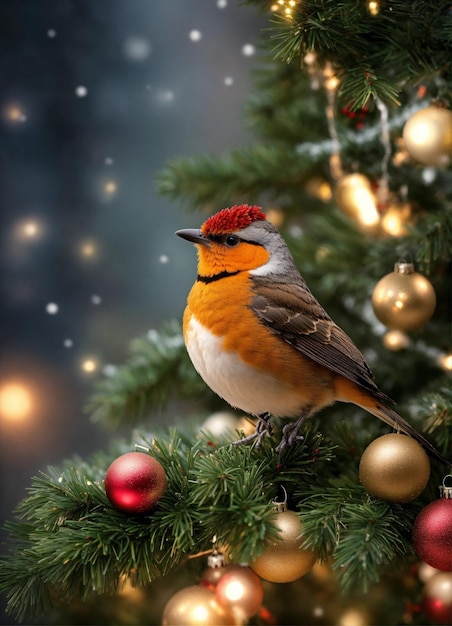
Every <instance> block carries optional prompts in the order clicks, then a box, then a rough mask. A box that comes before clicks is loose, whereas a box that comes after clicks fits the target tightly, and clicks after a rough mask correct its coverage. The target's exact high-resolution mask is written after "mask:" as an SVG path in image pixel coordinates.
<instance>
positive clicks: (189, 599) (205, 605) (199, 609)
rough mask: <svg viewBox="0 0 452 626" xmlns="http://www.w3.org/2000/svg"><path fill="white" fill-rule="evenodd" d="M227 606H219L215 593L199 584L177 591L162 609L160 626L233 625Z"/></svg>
mask: <svg viewBox="0 0 452 626" xmlns="http://www.w3.org/2000/svg"><path fill="white" fill-rule="evenodd" d="M234 624H236V621H235V619H234V617H233V615H232V613H231V611H230V610H229V608H228V607H223V606H220V605H219V604H218V602H217V600H216V598H215V594H214V593H213V592H212V591H210V589H207V587H201V586H200V585H192V586H190V587H185V589H181V590H180V591H178V592H177V593H176V594H175V595H174V596H173V597H172V598H170V600H169V601H168V602H167V604H166V606H165V608H164V609H163V617H162V626H225V625H227V626H229V625H230V626H234Z"/></svg>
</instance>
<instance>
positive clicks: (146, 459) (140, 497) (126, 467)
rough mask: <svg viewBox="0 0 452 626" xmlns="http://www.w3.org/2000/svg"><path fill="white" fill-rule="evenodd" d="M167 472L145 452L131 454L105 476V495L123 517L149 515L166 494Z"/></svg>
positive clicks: (118, 460) (122, 458) (114, 464)
mask: <svg viewBox="0 0 452 626" xmlns="http://www.w3.org/2000/svg"><path fill="white" fill-rule="evenodd" d="M166 486H167V482H166V476H165V470H164V469H163V467H162V466H161V464H160V463H159V462H158V461H157V459H154V457H152V456H150V455H149V454H146V453H144V452H128V453H126V454H123V455H122V456H120V457H118V458H117V459H115V460H114V461H113V463H112V464H111V465H110V467H109V468H108V470H107V473H106V474H105V492H106V494H107V497H108V499H109V500H110V502H111V503H112V504H113V506H115V507H116V508H117V509H119V510H120V511H123V512H124V513H131V514H134V515H135V514H139V513H147V512H148V511H150V510H151V509H152V508H154V506H155V505H156V504H157V501H158V500H159V498H160V497H161V496H162V495H163V494H164V492H165V490H166Z"/></svg>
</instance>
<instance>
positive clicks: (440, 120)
mask: <svg viewBox="0 0 452 626" xmlns="http://www.w3.org/2000/svg"><path fill="white" fill-rule="evenodd" d="M403 140H404V142H405V146H406V149H407V150H408V152H409V153H410V155H411V156H412V157H413V159H415V160H416V161H419V163H423V164H424V165H434V166H435V167H447V166H448V165H449V163H450V162H451V159H452V111H449V109H446V108H445V107H444V106H441V105H439V104H431V105H430V106H428V107H426V108H425V109H421V110H420V111H417V112H416V113H415V114H414V115H412V116H411V117H410V119H409V120H408V121H407V122H406V124H405V126H404V129H403Z"/></svg>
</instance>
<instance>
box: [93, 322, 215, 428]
mask: <svg viewBox="0 0 452 626" xmlns="http://www.w3.org/2000/svg"><path fill="white" fill-rule="evenodd" d="M174 397H179V398H185V399H187V398H197V399H200V398H204V399H206V398H208V397H211V392H210V391H209V389H208V388H207V387H206V386H205V385H204V384H203V383H202V381H201V379H200V378H199V376H198V375H197V374H196V372H195V370H194V368H193V366H192V364H191V362H190V360H189V358H188V355H187V352H186V349H185V345H184V341H183V337H182V332H181V328H180V325H179V324H178V323H176V322H172V323H171V324H167V326H166V327H165V328H164V329H163V330H162V331H161V332H157V331H152V332H151V333H149V334H148V335H147V337H143V338H141V339H136V340H135V341H133V342H132V344H131V348H130V357H129V359H128V361H127V362H126V363H125V364H124V365H123V366H121V367H118V368H117V369H116V371H115V373H114V374H113V376H109V377H106V378H105V379H104V380H102V381H101V382H100V383H99V384H98V385H97V387H96V390H95V393H94V394H93V396H92V398H91V401H90V403H89V404H88V406H87V411H90V412H92V413H93V419H94V420H95V421H98V422H102V423H103V424H105V425H107V426H109V427H110V428H117V427H119V426H121V425H124V424H128V425H134V424H136V423H137V422H138V421H139V420H141V419H143V418H145V417H147V416H148V415H150V414H151V413H152V411H155V410H157V409H160V408H162V407H164V406H165V405H166V403H167V402H168V400H169V399H170V398H174Z"/></svg>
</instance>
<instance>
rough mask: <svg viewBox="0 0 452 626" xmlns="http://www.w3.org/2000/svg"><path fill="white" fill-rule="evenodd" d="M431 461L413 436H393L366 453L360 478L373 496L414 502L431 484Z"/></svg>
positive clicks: (360, 469) (385, 438)
mask: <svg viewBox="0 0 452 626" xmlns="http://www.w3.org/2000/svg"><path fill="white" fill-rule="evenodd" d="M429 476H430V461H429V460H428V456H427V454H426V452H425V450H424V448H423V447H422V446H421V445H420V444H419V443H418V442H417V441H416V440H415V439H412V438H411V437H408V436H407V435H401V434H398V433H390V434H388V435H383V436H382V437H378V438H377V439H374V441H372V443H371V444H369V445H368V446H367V448H366V449H365V450H364V452H363V455H362V457H361V461H360V464H359V479H360V481H361V483H362V484H363V486H364V489H365V490H366V491H367V493H369V494H370V495H372V496H375V497H376V498H380V499H381V500H387V501H389V502H398V503H404V502H410V501H411V500H414V498H416V497H417V496H418V495H419V494H420V493H421V492H422V491H423V490H424V488H425V486H426V485H427V482H428V479H429Z"/></svg>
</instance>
